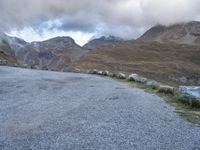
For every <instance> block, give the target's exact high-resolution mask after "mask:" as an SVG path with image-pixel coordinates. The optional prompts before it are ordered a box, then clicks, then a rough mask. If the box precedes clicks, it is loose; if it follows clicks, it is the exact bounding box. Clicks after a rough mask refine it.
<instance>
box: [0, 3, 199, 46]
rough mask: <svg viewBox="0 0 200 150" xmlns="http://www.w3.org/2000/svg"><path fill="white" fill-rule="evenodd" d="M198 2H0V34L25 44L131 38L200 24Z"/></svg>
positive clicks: (82, 42)
mask: <svg viewBox="0 0 200 150" xmlns="http://www.w3.org/2000/svg"><path fill="white" fill-rule="evenodd" d="M199 8H200V0H98V1H96V0H0V14H1V17H0V31H2V32H5V33H7V34H9V35H12V36H17V37H20V38H23V39H24V40H26V41H28V42H32V41H41V40H46V39H49V38H52V37H55V36H71V37H72V38H74V39H75V41H76V42H77V43H78V44H80V45H83V44H85V43H86V42H87V41H88V40H90V39H91V38H94V37H98V36H102V35H105V36H108V35H113V36H117V37H120V38H124V39H134V38H137V37H139V36H140V35H141V34H143V33H144V32H145V31H146V30H147V29H149V28H150V27H152V26H154V25H157V24H162V25H171V24H175V23H182V22H188V21H193V20H195V21H200V9H199Z"/></svg>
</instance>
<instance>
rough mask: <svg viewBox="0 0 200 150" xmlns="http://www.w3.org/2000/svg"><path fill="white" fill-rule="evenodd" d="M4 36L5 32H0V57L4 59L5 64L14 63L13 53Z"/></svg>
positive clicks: (15, 61)
mask: <svg viewBox="0 0 200 150" xmlns="http://www.w3.org/2000/svg"><path fill="white" fill-rule="evenodd" d="M6 37H7V36H6V35H5V34H3V33H0V59H1V60H4V61H6V64H16V63H17V60H16V58H15V54H14V52H13V51H12V48H11V47H10V45H9V43H8V42H7V40H6Z"/></svg>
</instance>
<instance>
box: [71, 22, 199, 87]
mask: <svg viewBox="0 0 200 150" xmlns="http://www.w3.org/2000/svg"><path fill="white" fill-rule="evenodd" d="M176 26H177V25H175V26H170V27H163V26H156V27H153V28H152V29H150V30H149V31H147V32H146V33H145V34H144V35H143V36H141V37H140V38H139V39H137V40H136V41H128V42H124V43H118V44H115V46H114V47H113V46H112V44H111V45H106V46H102V47H99V48H97V49H96V50H94V51H91V52H89V53H87V54H86V55H85V56H83V57H82V58H81V59H80V60H78V61H77V62H76V63H73V65H72V66H71V68H76V67H79V68H82V69H85V70H87V69H101V70H104V69H106V70H111V71H114V72H115V71H116V72H118V71H122V72H125V73H127V74H130V73H139V74H141V75H143V76H146V77H148V78H151V79H155V80H158V81H161V82H166V83H170V82H171V83H172V84H174V83H175V84H188V85H195V84H200V45H199V43H198V38H199V32H198V31H199V30H200V26H199V23H198V22H190V23H187V24H185V25H183V29H182V28H180V27H179V26H178V27H176ZM185 29H187V33H184V34H179V33H180V31H182V30H185ZM188 35H189V36H188ZM175 36H176V38H175ZM186 36H188V37H187V38H188V39H187V40H186V41H184V40H183V39H185V37H186ZM194 39H195V40H194ZM191 41H192V42H191ZM185 78H186V79H187V80H188V81H187V83H185V81H183V80H182V79H185ZM183 82H184V83H183Z"/></svg>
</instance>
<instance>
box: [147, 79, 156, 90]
mask: <svg viewBox="0 0 200 150" xmlns="http://www.w3.org/2000/svg"><path fill="white" fill-rule="evenodd" d="M146 85H147V86H150V87H152V88H155V89H156V88H158V87H159V84H158V82H157V81H155V80H149V81H147V83H146Z"/></svg>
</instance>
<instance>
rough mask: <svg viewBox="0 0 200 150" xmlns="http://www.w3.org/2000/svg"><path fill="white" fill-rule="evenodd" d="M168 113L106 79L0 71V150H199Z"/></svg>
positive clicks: (199, 134) (158, 102) (199, 138)
mask: <svg viewBox="0 0 200 150" xmlns="http://www.w3.org/2000/svg"><path fill="white" fill-rule="evenodd" d="M174 111H175V110H174V108H173V107H171V106H169V105H167V104H166V103H165V102H164V100H163V99H162V98H160V97H158V96H157V95H155V94H149V93H146V92H144V91H143V90H140V89H137V88H132V87H130V86H129V85H126V84H123V83H119V82H117V81H113V80H111V79H105V78H101V77H97V76H91V75H84V74H74V73H59V72H49V71H35V70H28V69H19V68H11V67H0V150H14V149H15V150H40V149H42V150H57V149H59V150H68V149H88V150H89V149H91V150H94V149H102V150H106V149H108V150H111V149H115V150H116V149H126V150H129V149H130V150H132V149H133V150H137V149H138V150H157V149H158V150H160V149H161V150H200V128H199V127H198V126H197V125H194V124H191V123H189V122H186V121H184V120H183V119H182V118H180V117H179V116H178V115H177V114H176V113H175V112H174Z"/></svg>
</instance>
